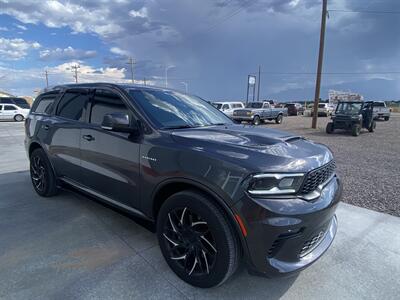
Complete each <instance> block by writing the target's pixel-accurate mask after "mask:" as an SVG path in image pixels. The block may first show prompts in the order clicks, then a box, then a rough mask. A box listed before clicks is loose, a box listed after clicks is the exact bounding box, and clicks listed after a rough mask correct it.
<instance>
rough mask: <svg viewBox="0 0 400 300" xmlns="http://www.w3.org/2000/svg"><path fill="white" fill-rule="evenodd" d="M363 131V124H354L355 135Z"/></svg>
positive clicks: (352, 132)
mask: <svg viewBox="0 0 400 300" xmlns="http://www.w3.org/2000/svg"><path fill="white" fill-rule="evenodd" d="M360 133H361V126H360V124H354V125H353V127H352V128H351V134H352V135H353V136H359V135H360Z"/></svg>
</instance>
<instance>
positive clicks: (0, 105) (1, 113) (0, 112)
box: [0, 104, 4, 120]
mask: <svg viewBox="0 0 400 300" xmlns="http://www.w3.org/2000/svg"><path fill="white" fill-rule="evenodd" d="M0 120H4V116H3V105H2V104H0Z"/></svg>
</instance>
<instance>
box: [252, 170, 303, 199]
mask: <svg viewBox="0 0 400 300" xmlns="http://www.w3.org/2000/svg"><path fill="white" fill-rule="evenodd" d="M303 179H304V173H291V174H290V173H288V174H282V173H276V174H257V175H254V176H253V177H252V178H251V180H250V183H249V187H248V192H249V193H250V194H251V195H255V196H257V195H258V196H261V195H288V194H289V195H290V194H295V193H297V192H298V191H299V189H300V187H301V185H302V183H303Z"/></svg>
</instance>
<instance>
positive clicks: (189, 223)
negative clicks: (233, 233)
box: [163, 207, 218, 276]
mask: <svg viewBox="0 0 400 300" xmlns="http://www.w3.org/2000/svg"><path fill="white" fill-rule="evenodd" d="M163 236H164V238H165V240H166V241H167V244H168V247H167V249H168V254H169V257H170V259H172V260H175V261H176V263H177V265H179V267H180V268H182V270H184V271H185V272H186V273H187V275H189V276H190V275H193V276H196V275H208V274H210V269H211V268H213V266H214V264H215V260H216V255H217V252H218V250H217V245H216V243H215V239H214V237H213V235H212V234H211V232H210V230H209V228H208V224H207V222H206V221H204V220H203V219H202V218H201V217H200V216H199V215H197V214H196V213H194V212H193V211H191V210H190V209H188V208H187V207H184V208H178V209H174V210H172V211H170V212H169V213H168V222H167V223H166V224H165V225H164V232H163Z"/></svg>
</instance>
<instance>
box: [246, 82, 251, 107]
mask: <svg viewBox="0 0 400 300" xmlns="http://www.w3.org/2000/svg"><path fill="white" fill-rule="evenodd" d="M249 90H250V75H247V96H246V104H247V103H249Z"/></svg>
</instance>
